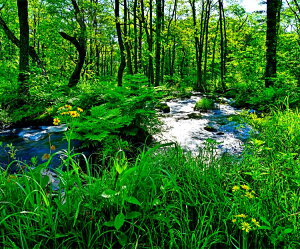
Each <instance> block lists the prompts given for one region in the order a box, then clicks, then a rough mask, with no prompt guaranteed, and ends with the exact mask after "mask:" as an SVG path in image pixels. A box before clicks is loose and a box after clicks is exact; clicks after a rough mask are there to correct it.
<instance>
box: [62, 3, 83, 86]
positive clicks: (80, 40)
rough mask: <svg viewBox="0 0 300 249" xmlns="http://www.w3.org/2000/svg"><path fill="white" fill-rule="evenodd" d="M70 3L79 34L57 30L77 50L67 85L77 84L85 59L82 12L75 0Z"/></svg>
mask: <svg viewBox="0 0 300 249" xmlns="http://www.w3.org/2000/svg"><path fill="white" fill-rule="evenodd" d="M71 1H72V5H73V8H74V11H75V19H76V21H77V22H78V24H79V26H80V34H79V37H78V38H76V36H74V37H73V36H70V35H68V34H66V33H65V32H59V34H60V35H61V36H62V37H63V38H64V39H66V40H68V41H69V42H71V43H72V44H73V45H74V46H75V47H76V50H77V52H78V60H77V63H76V67H75V69H74V71H73V73H72V75H71V77H70V79H69V84H68V85H69V87H74V86H76V85H77V84H78V82H79V80H80V73H81V70H82V68H83V65H84V61H85V56H86V40H87V38H86V25H85V22H84V17H83V14H82V13H81V11H80V9H79V6H78V4H77V2H76V0H71Z"/></svg>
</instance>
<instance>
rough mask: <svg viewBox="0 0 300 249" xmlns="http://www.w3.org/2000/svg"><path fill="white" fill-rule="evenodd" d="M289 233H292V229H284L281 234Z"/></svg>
mask: <svg viewBox="0 0 300 249" xmlns="http://www.w3.org/2000/svg"><path fill="white" fill-rule="evenodd" d="M291 232H293V229H292V228H286V229H284V231H283V234H288V233H291Z"/></svg>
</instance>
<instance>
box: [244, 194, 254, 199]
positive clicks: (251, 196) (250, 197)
mask: <svg viewBox="0 0 300 249" xmlns="http://www.w3.org/2000/svg"><path fill="white" fill-rule="evenodd" d="M245 196H246V197H248V198H249V199H253V198H254V195H253V194H251V193H249V192H246V194H245Z"/></svg>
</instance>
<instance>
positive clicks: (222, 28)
mask: <svg viewBox="0 0 300 249" xmlns="http://www.w3.org/2000/svg"><path fill="white" fill-rule="evenodd" d="M219 14H220V19H219V24H220V48H221V54H220V57H221V85H222V89H223V91H225V90H226V85H225V56H226V55H225V39H224V38H225V25H224V23H225V21H224V18H225V16H224V9H223V1H222V0H219Z"/></svg>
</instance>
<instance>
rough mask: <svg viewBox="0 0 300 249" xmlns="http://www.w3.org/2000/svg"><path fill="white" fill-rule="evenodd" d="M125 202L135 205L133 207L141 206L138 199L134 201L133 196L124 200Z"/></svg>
mask: <svg viewBox="0 0 300 249" xmlns="http://www.w3.org/2000/svg"><path fill="white" fill-rule="evenodd" d="M125 201H127V202H129V203H132V204H135V205H138V206H142V203H140V202H139V200H138V199H136V198H135V197H133V196H128V197H126V198H125Z"/></svg>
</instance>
